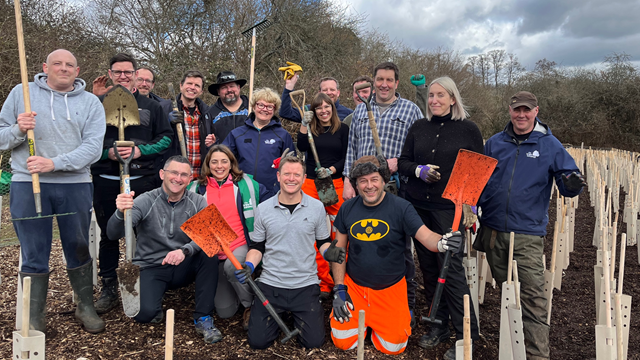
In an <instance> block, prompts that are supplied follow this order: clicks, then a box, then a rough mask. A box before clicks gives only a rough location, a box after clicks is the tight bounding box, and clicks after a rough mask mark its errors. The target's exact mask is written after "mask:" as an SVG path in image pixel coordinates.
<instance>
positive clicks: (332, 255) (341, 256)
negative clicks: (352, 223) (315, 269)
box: [322, 240, 347, 264]
mask: <svg viewBox="0 0 640 360" xmlns="http://www.w3.org/2000/svg"><path fill="white" fill-rule="evenodd" d="M337 243H338V240H333V241H332V242H331V245H330V246H329V248H327V250H325V251H324V254H323V255H322V256H323V257H324V259H325V260H327V261H331V262H334V263H338V264H342V263H343V262H344V260H345V259H346V258H347V251H346V250H345V249H344V248H343V247H337V246H336V244H337Z"/></svg>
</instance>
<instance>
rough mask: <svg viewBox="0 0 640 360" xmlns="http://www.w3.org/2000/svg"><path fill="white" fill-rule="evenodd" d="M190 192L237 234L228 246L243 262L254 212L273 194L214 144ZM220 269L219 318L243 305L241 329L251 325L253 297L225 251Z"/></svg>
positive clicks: (217, 303) (216, 304) (220, 254)
mask: <svg viewBox="0 0 640 360" xmlns="http://www.w3.org/2000/svg"><path fill="white" fill-rule="evenodd" d="M187 189H188V190H189V191H193V192H196V193H198V194H201V195H203V196H204V197H205V198H206V199H207V204H215V205H216V207H217V208H218V210H220V213H221V214H222V216H223V217H224V219H225V220H226V221H227V222H228V223H229V225H231V228H232V229H233V230H234V231H235V232H236V234H238V238H236V239H235V240H233V241H232V242H231V244H229V248H230V249H231V251H232V252H233V255H234V256H235V257H236V258H237V259H238V261H240V262H244V259H245V258H246V256H247V252H248V251H249V242H250V235H251V233H252V232H253V220H254V210H255V208H256V207H257V204H258V203H260V202H262V201H264V200H266V199H268V198H270V197H271V196H272V195H273V194H272V193H270V192H269V191H267V189H266V188H265V187H264V185H262V184H259V183H258V182H256V181H255V180H253V177H252V176H251V175H247V174H245V173H244V172H243V171H242V170H240V168H239V167H238V161H237V160H236V158H235V156H234V155H233V153H232V152H231V150H229V148H228V147H226V146H224V145H214V146H212V147H211V148H210V149H209V152H208V153H207V155H206V156H205V158H204V160H203V162H202V168H201V171H200V176H199V177H198V180H196V181H193V182H191V184H189V186H188V187H187ZM218 259H219V260H220V269H219V272H218V273H219V274H220V276H218V289H217V291H216V297H215V300H214V301H215V307H216V312H217V313H218V316H219V317H221V318H223V319H226V318H230V317H232V316H233V315H234V314H235V313H236V311H238V308H239V306H240V304H242V306H244V308H245V310H244V314H243V317H242V326H243V327H244V329H245V330H246V329H247V327H248V326H249V316H250V309H251V302H252V301H253V295H252V293H251V291H250V289H249V285H248V284H246V283H245V284H240V283H239V282H238V281H237V280H236V278H235V275H234V271H235V270H236V269H235V267H234V266H233V264H232V263H231V261H230V260H229V259H227V257H226V255H225V254H224V252H220V253H219V254H218Z"/></svg>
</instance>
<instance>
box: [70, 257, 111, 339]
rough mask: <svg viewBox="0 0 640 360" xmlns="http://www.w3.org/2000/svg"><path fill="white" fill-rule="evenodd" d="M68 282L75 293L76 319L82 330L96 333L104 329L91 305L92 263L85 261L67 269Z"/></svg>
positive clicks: (102, 322)
mask: <svg viewBox="0 0 640 360" xmlns="http://www.w3.org/2000/svg"><path fill="white" fill-rule="evenodd" d="M67 273H68V274H69V282H70V283H71V287H72V288H73V291H74V292H75V293H76V298H77V300H78V305H77V307H76V320H78V321H79V322H80V323H82V325H83V327H84V330H85V331H87V332H89V333H92V334H97V333H100V332H103V331H104V321H102V319H100V317H99V316H98V314H96V309H95V308H94V307H93V264H92V263H91V262H88V263H86V264H85V265H82V266H80V267H78V268H75V269H67Z"/></svg>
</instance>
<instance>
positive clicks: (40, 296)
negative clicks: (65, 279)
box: [20, 272, 49, 332]
mask: <svg viewBox="0 0 640 360" xmlns="http://www.w3.org/2000/svg"><path fill="white" fill-rule="evenodd" d="M27 276H28V277H31V296H30V297H29V302H30V305H29V306H30V308H29V329H33V330H38V331H42V332H45V330H47V319H46V316H47V289H48V288H49V273H44V274H30V273H23V272H20V283H22V280H23V279H24V278H25V277H27ZM22 291H24V289H22ZM23 326H24V324H23Z"/></svg>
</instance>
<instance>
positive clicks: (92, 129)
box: [0, 73, 106, 184]
mask: <svg viewBox="0 0 640 360" xmlns="http://www.w3.org/2000/svg"><path fill="white" fill-rule="evenodd" d="M85 85H86V83H85V82H84V80H82V79H80V78H76V80H75V82H74V84H73V90H71V91H69V92H58V91H55V90H52V89H51V88H50V87H49V85H47V74H44V73H40V74H38V75H36V76H35V78H34V82H30V83H29V93H30V98H31V111H35V112H36V113H37V115H36V127H35V129H34V135H35V143H36V155H37V156H42V157H45V158H47V159H51V160H53V164H54V166H55V170H54V171H52V172H49V173H43V174H40V182H43V183H65V184H67V183H87V182H91V176H90V171H89V167H90V166H91V164H93V163H94V162H96V161H97V160H98V159H99V158H100V155H101V152H102V139H104V132H105V129H106V121H105V115H104V108H103V107H102V104H101V103H100V100H98V97H96V96H95V95H93V94H91V93H89V92H86V91H84V88H85ZM21 113H24V101H23V95H22V84H20V85H17V86H16V87H14V88H13V90H11V93H10V94H9V96H8V97H7V100H6V101H5V103H4V105H3V106H2V110H1V111H0V150H13V151H12V153H11V170H12V172H13V179H12V181H31V173H30V172H29V171H28V170H27V168H26V166H27V158H28V157H29V147H28V144H27V143H28V142H27V141H26V139H27V134H25V133H23V132H21V131H20V129H19V128H18V124H17V123H16V119H17V118H18V115H19V114H21Z"/></svg>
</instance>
